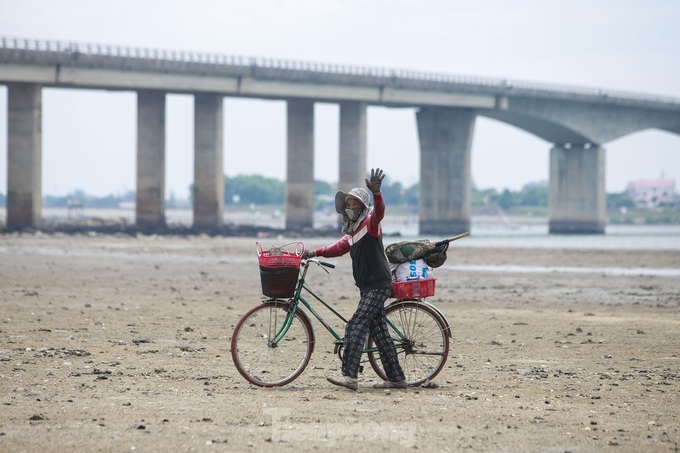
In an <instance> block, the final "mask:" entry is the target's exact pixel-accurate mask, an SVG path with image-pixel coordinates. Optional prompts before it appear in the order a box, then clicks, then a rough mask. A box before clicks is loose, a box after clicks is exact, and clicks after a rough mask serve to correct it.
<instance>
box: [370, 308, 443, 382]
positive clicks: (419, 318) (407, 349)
mask: <svg viewBox="0 0 680 453" xmlns="http://www.w3.org/2000/svg"><path fill="white" fill-rule="evenodd" d="M385 316H387V318H388V319H390V321H391V322H392V323H393V324H394V325H395V326H396V328H397V329H398V330H399V331H400V332H401V333H402V334H403V335H404V336H405V337H406V338H405V339H400V338H399V335H398V334H397V333H396V332H394V330H393V329H392V327H391V326H389V325H388V328H389V330H390V334H391V335H392V338H394V339H395V344H396V347H397V356H398V357H399V363H400V365H401V367H402V369H403V370H404V374H405V376H406V381H407V382H408V384H409V386H413V387H418V386H420V385H423V384H424V383H426V382H428V381H431V380H432V379H434V378H435V377H436V376H437V375H438V374H439V372H440V371H441V370H442V369H443V368H444V365H445V364H446V360H447V359H448V356H449V347H450V345H449V340H450V336H451V332H450V327H449V326H447V325H446V323H445V322H444V320H443V319H442V318H441V316H440V315H439V313H437V311H436V310H434V309H433V308H432V307H429V306H427V305H423V304H422V303H419V302H418V301H413V300H405V301H400V302H398V303H394V304H392V305H391V306H389V307H387V308H386V310H385ZM374 347H375V344H374V341H373V339H372V338H369V339H368V348H369V349H372V348H374ZM368 361H369V362H370V364H371V367H372V368H373V371H375V373H376V374H377V375H378V376H379V377H380V378H381V379H382V380H387V375H386V374H385V371H384V370H383V367H382V362H381V361H380V352H379V351H377V350H376V351H372V352H369V353H368Z"/></svg>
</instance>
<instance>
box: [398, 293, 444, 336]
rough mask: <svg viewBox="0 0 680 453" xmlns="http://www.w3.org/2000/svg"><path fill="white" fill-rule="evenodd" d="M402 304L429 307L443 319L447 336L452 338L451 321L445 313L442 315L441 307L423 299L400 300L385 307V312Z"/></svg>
mask: <svg viewBox="0 0 680 453" xmlns="http://www.w3.org/2000/svg"><path fill="white" fill-rule="evenodd" d="M401 302H417V303H419V304H421V305H427V306H428V307H429V308H431V309H432V310H434V311H435V312H436V313H437V314H438V315H439V317H440V318H441V319H442V321H443V322H444V325H445V326H446V334H447V335H448V336H449V338H451V335H452V333H453V331H452V330H451V324H449V320H448V319H447V318H446V315H445V314H444V313H442V311H441V310H440V309H439V307H437V306H436V305H434V304H432V303H430V302H428V301H426V300H423V299H398V300H395V301H393V302H391V303H390V304H389V305H387V306H386V307H385V310H387V309H388V308H390V307H391V306H393V305H399V304H400V303H401Z"/></svg>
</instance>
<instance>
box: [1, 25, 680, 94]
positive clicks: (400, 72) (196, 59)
mask: <svg viewBox="0 0 680 453" xmlns="http://www.w3.org/2000/svg"><path fill="white" fill-rule="evenodd" d="M111 58H114V59H116V60H122V61H123V62H124V64H127V65H128V66H130V67H131V68H132V69H142V70H144V69H146V70H153V69H172V70H178V71H192V70H196V69H200V70H201V71H202V72H204V73H214V74H217V75H220V74H226V73H228V74H232V75H233V74H236V75H247V74H254V73H257V74H258V75H261V76H264V77H267V76H270V77H276V76H282V75H284V74H283V73H285V76H286V78H290V77H295V75H296V74H297V76H298V77H302V76H303V75H304V74H312V73H313V74H317V75H327V76H331V78H336V77H343V78H347V77H350V78H352V79H355V78H359V79H360V80H361V82H362V83H366V84H369V85H400V84H407V85H409V86H416V87H419V88H424V89H435V90H436V89H446V88H456V89H462V90H463V91H471V92H485V93H491V94H496V95H512V94H517V95H519V94H526V95H538V96H541V95H552V96H556V95H557V96H567V97H587V98H593V97H596V98H607V99H609V100H621V101H636V102H649V103H663V104H674V105H680V97H671V96H663V95H654V94H643V93H635V92H630V91H622V90H605V89H602V88H588V87H579V86H569V85H559V84H549V83H540V82H530V81H520V80H508V79H494V78H489V77H480V76H469V75H460V74H449V73H440V72H427V71H416V70H411V69H394V68H379V67H370V66H358V65H346V64H336V63H323V62H308V61H300V60H285V59H277V58H266V57H248V56H243V55H224V54H216V53H206V52H193V51H183V50H180V51H177V50H167V49H150V48H140V47H127V46H119V45H110V44H91V43H79V42H73V41H48V40H39V39H26V38H8V37H2V38H0V63H6V62H8V61H10V60H12V61H25V62H27V63H52V64H58V63H70V64H89V65H93V64H94V65H96V64H97V63H99V64H101V65H106V63H107V62H109V66H110V60H111ZM333 76H335V77H333ZM348 80H349V79H346V80H345V81H348Z"/></svg>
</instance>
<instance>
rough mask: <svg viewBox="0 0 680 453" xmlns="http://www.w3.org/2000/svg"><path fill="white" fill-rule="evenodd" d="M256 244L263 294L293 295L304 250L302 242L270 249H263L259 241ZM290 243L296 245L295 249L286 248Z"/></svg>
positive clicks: (270, 295)
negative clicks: (288, 249)
mask: <svg viewBox="0 0 680 453" xmlns="http://www.w3.org/2000/svg"><path fill="white" fill-rule="evenodd" d="M256 245H257V256H258V261H259V264H260V280H261V283H262V294H264V295H265V296H267V297H293V295H294V294H295V286H296V285H297V280H298V275H299V273H300V260H301V259H302V252H304V245H303V244H302V242H297V243H293V244H287V245H284V246H282V247H272V248H271V249H269V250H263V249H262V246H261V245H260V243H259V242H256ZM289 245H295V251H293V252H289V251H287V250H285V249H284V247H287V246H289Z"/></svg>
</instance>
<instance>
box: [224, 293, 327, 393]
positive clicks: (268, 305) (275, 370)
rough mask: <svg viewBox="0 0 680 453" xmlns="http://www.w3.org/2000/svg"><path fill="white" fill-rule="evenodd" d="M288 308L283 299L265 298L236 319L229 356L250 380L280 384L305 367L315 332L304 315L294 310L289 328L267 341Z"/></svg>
mask: <svg viewBox="0 0 680 453" xmlns="http://www.w3.org/2000/svg"><path fill="white" fill-rule="evenodd" d="M289 311H290V304H289V303H288V302H284V301H268V302H264V303H262V304H261V305H258V306H257V307H255V308H253V309H251V310H249V311H248V312H247V313H246V314H245V315H243V317H242V318H241V319H240V320H239V322H238V323H237V324H236V327H235V328H234V334H233V336H232V338H231V358H232V360H233V361H234V365H235V366H236V369H237V370H238V372H239V373H240V374H241V376H243V377H244V378H245V379H246V380H247V381H248V382H250V383H251V384H254V385H257V386H260V387H280V386H283V385H286V384H289V383H291V382H292V381H293V380H295V379H296V378H297V377H298V376H300V375H301V374H302V372H303V371H304V370H305V368H306V367H307V364H308V363H309V359H310V358H311V356H312V352H313V351H314V332H313V331H312V325H311V324H310V322H309V319H308V318H307V316H306V315H305V314H304V313H303V312H301V311H299V310H296V312H295V316H294V318H293V320H292V323H291V325H290V328H289V329H288V332H286V335H285V337H283V339H282V340H281V341H279V342H278V344H276V345H272V344H271V343H270V341H269V340H270V339H271V338H273V337H274V336H275V335H276V333H277V332H278V331H279V329H280V328H281V325H282V323H283V321H284V320H285V318H286V316H287V315H288V313H289Z"/></svg>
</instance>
